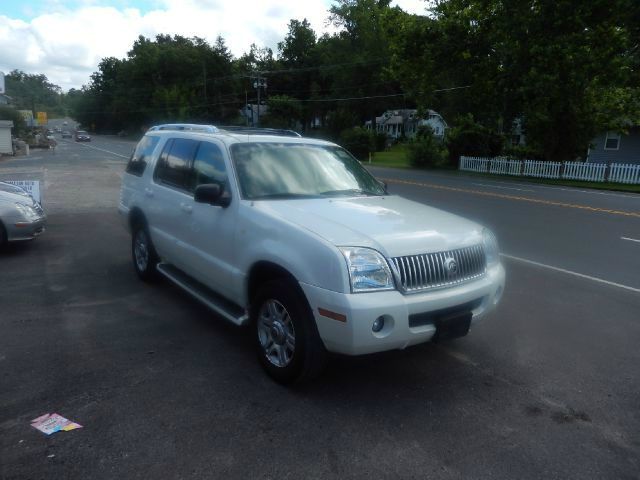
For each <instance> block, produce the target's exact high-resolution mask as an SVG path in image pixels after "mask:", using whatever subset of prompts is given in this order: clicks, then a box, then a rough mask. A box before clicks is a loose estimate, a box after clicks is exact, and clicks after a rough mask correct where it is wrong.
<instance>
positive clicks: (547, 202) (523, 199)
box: [383, 178, 640, 218]
mask: <svg viewBox="0 0 640 480" xmlns="http://www.w3.org/2000/svg"><path fill="white" fill-rule="evenodd" d="M383 180H384V181H385V182H387V183H401V184H404V185H414V186H416V187H425V188H436V189H439V190H448V191H450V192H462V193H471V194H474V195H484V196H486V197H495V198H505V199H507V200H517V201H521V202H531V203H539V204H542V205H551V206H554V207H565V208H577V209H580V210H589V211H592V212H601V213H610V214H611V215H623V216H625V217H636V218H640V212H626V211H624V210H610V209H608V208H598V207H589V206H587V205H578V204H575V203H564V202H554V201H552V200H541V199H539V198H529V197H520V196H517V195H507V194H504V193H493V192H484V191H482V190H470V189H467V188H458V187H446V186H444V185H436V184H433V183H420V182H410V181H407V180H398V179H396V178H383Z"/></svg>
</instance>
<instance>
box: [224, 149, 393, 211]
mask: <svg viewBox="0 0 640 480" xmlns="http://www.w3.org/2000/svg"><path fill="white" fill-rule="evenodd" d="M231 157H232V160H233V164H234V166H235V169H236V172H237V174H238V181H239V184H240V190H241V193H242V196H243V198H245V199H248V200H260V199H268V198H271V199H277V198H296V197H297V198H303V197H306V198H310V197H312V198H322V197H336V196H353V195H384V194H385V191H384V187H383V186H382V185H381V184H380V183H379V182H378V181H377V180H376V179H375V178H374V177H373V176H372V175H371V174H370V173H369V172H368V171H367V170H365V169H364V167H362V165H360V162H358V160H356V159H355V158H353V157H352V156H351V155H350V154H349V153H348V152H347V151H346V150H344V149H342V148H340V147H333V146H324V145H305V144H298V143H289V144H287V143H238V144H235V145H233V146H232V147H231Z"/></svg>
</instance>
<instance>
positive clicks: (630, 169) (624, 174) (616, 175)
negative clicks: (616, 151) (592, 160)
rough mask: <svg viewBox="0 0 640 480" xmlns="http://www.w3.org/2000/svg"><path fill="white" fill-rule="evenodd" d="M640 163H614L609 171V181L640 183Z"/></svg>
mask: <svg viewBox="0 0 640 480" xmlns="http://www.w3.org/2000/svg"><path fill="white" fill-rule="evenodd" d="M639 167H640V165H634V164H631V163H628V164H623V163H613V164H611V170H610V171H609V181H610V182H616V183H640V168H639Z"/></svg>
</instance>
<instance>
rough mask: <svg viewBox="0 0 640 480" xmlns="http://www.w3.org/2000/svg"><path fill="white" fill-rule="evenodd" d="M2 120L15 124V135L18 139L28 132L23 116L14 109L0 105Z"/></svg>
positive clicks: (0, 117)
mask: <svg viewBox="0 0 640 480" xmlns="http://www.w3.org/2000/svg"><path fill="white" fill-rule="evenodd" d="M0 120H10V121H12V122H13V134H14V135H15V136H16V137H20V136H22V135H23V134H24V133H25V132H26V127H27V126H26V124H25V122H24V119H23V118H22V115H20V112H18V111H17V110H16V109H15V108H13V107H8V106H6V105H0Z"/></svg>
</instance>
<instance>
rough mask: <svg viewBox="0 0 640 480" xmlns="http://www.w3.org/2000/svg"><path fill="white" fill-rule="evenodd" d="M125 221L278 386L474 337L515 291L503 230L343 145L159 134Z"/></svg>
mask: <svg viewBox="0 0 640 480" xmlns="http://www.w3.org/2000/svg"><path fill="white" fill-rule="evenodd" d="M119 211H120V213H121V215H122V219H123V220H124V223H125V225H126V226H127V228H128V229H129V230H130V231H131V235H132V256H133V265H134V267H135V269H136V272H137V273H138V275H139V276H140V278H142V279H143V280H152V279H154V278H156V277H157V276H158V274H161V275H162V276H164V277H166V278H168V279H169V280H171V281H172V282H174V283H176V284H177V285H179V286H180V287H182V288H184V289H185V290H187V291H188V292H190V293H191V294H192V295H193V296H195V297H196V298H197V299H199V300H200V301H202V302H204V303H205V304H207V305H208V306H209V307H210V308H211V309H213V310H215V311H216V312H217V313H219V314H220V315H221V316H223V317H224V318H226V319H228V320H230V321H232V322H233V323H236V324H238V325H244V324H248V325H250V327H251V330H252V335H253V337H254V339H255V345H256V348H257V351H258V355H259V358H260V361H261V363H262V365H263V366H264V368H265V369H266V370H267V372H268V373H269V374H270V375H271V376H273V377H274V378H275V379H276V380H277V381H279V382H282V383H290V382H295V381H298V380H301V379H303V378H309V377H312V376H313V375H315V374H317V373H318V372H319V371H320V369H321V368H322V366H323V364H324V360H325V357H326V353H327V351H329V352H337V353H342V354H347V355H360V354H365V353H372V352H380V351H383V350H390V349H401V348H405V347H407V346H409V345H414V344H417V343H421V342H426V341H428V340H430V339H434V338H435V339H445V338H452V337H458V336H463V335H466V333H467V332H468V330H469V327H470V326H471V325H473V324H474V323H475V322H476V321H478V320H480V319H481V318H482V317H484V315H485V314H486V313H487V312H489V311H490V310H492V309H493V308H494V307H495V305H496V304H497V303H498V301H499V300H500V297H501V295H502V291H503V287H504V281H505V274H504V269H503V267H502V265H501V263H500V258H499V255H498V248H497V243H496V240H495V237H494V235H493V234H492V233H491V232H490V231H489V230H487V229H486V228H483V227H482V226H480V225H477V224H476V223H473V222H470V221H468V220H465V219H463V218H460V217H457V216H455V215H452V214H449V213H445V212H443V211H441V210H437V209H434V208H431V207H428V206H425V205H423V204H420V203H416V202H412V201H409V200H406V199H404V198H401V197H398V196H395V195H390V194H388V193H387V191H386V188H385V186H384V184H382V183H381V182H379V181H378V180H376V179H375V178H374V177H373V176H372V175H371V174H370V173H369V172H367V170H365V169H364V168H363V167H362V166H361V165H360V163H359V162H358V161H357V160H356V159H355V158H353V157H352V156H351V155H350V154H349V153H348V152H347V151H345V150H344V149H342V148H341V147H339V146H337V145H335V144H333V143H329V142H325V141H320V140H312V139H308V138H301V137H299V136H298V135H297V134H293V132H286V131H266V130H255V131H252V130H247V131H243V130H232V129H218V128H216V127H213V126H205V125H186V124H172V125H160V126H157V127H153V128H151V129H150V130H149V131H148V132H147V133H146V135H145V136H144V137H143V138H142V140H141V141H140V143H139V144H138V146H137V147H136V149H135V151H134V153H133V155H132V157H131V159H130V161H129V164H128V165H127V173H126V174H125V175H124V178H123V182H122V191H121V199H120V207H119Z"/></svg>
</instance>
